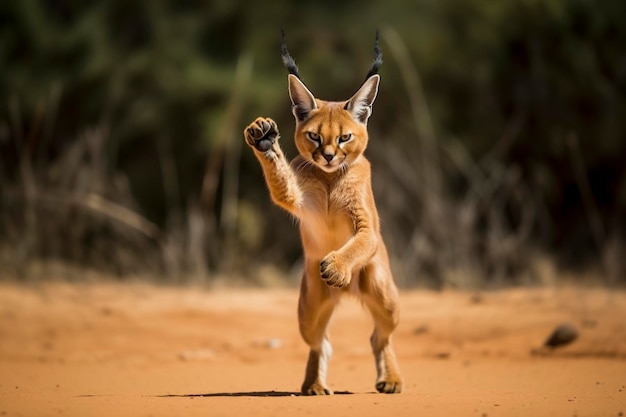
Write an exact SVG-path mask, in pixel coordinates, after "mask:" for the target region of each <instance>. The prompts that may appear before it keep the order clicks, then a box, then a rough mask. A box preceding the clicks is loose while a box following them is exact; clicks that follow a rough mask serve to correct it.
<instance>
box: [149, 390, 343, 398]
mask: <svg viewBox="0 0 626 417" xmlns="http://www.w3.org/2000/svg"><path fill="white" fill-rule="evenodd" d="M350 394H353V393H352V392H350V391H335V395H350ZM302 396H303V395H302V393H301V392H293V391H250V392H211V393H207V394H165V395H155V397H159V398H168V397H174V398H196V397H302Z"/></svg>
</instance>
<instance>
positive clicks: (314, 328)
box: [298, 263, 336, 395]
mask: <svg viewBox="0 0 626 417" xmlns="http://www.w3.org/2000/svg"><path fill="white" fill-rule="evenodd" d="M317 265H318V264H317V263H316V264H315V265H314V267H313V268H307V271H306V272H305V274H304V277H303V278H302V284H301V286H300V300H299V302H298V322H299V325H300V334H302V338H303V339H304V341H305V342H306V343H307V344H308V345H309V348H310V351H309V359H308V361H307V364H306V372H305V376H304V382H303V383H302V393H303V394H304V395H330V394H332V393H333V392H332V390H331V389H330V388H328V384H327V383H326V374H327V370H328V361H329V360H330V357H331V355H332V347H331V345H330V341H329V340H328V333H327V327H328V322H329V321H330V317H331V316H332V314H333V310H334V308H335V304H336V303H335V301H333V300H332V299H331V297H330V291H329V288H328V287H327V286H326V284H324V283H323V282H322V280H321V279H320V277H319V272H318V271H317V268H318V266H317ZM311 270H312V271H311ZM309 271H311V272H313V273H314V274H316V275H314V276H313V279H310V277H311V275H308V274H309V273H310V272H309ZM307 275H308V276H307Z"/></svg>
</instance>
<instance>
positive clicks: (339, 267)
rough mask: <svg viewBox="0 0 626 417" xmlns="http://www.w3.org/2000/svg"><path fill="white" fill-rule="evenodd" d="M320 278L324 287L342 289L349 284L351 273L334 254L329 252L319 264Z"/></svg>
mask: <svg viewBox="0 0 626 417" xmlns="http://www.w3.org/2000/svg"><path fill="white" fill-rule="evenodd" d="M320 276H321V277H322V280H323V281H324V282H325V283H326V285H328V286H330V287H337V288H343V287H347V286H348V284H350V280H351V279H352V271H351V270H350V268H347V267H346V265H343V264H342V263H341V262H340V261H339V260H338V259H337V255H336V253H335V252H331V253H329V254H328V255H327V256H326V257H325V258H324V259H322V262H320Z"/></svg>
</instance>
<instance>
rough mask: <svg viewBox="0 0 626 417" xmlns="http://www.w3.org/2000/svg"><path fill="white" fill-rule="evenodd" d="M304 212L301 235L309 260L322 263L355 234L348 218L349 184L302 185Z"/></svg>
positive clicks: (316, 182)
mask: <svg viewBox="0 0 626 417" xmlns="http://www.w3.org/2000/svg"><path fill="white" fill-rule="evenodd" d="M301 187H302V191H303V203H304V204H303V210H302V213H301V216H300V234H301V237H302V243H303V246H304V252H305V256H306V258H307V259H311V260H320V259H322V258H323V257H325V256H326V255H328V253H329V252H331V251H333V250H337V249H339V248H340V247H342V246H343V245H344V244H345V243H346V242H347V241H348V239H350V238H351V237H352V236H353V235H354V233H355V231H354V222H353V221H352V219H351V218H350V216H349V215H348V207H347V205H348V204H349V202H350V199H349V198H347V195H346V194H347V190H346V189H345V187H346V184H345V182H341V181H340V182H336V183H331V184H328V183H325V182H321V181H317V180H314V179H313V180H311V179H309V180H307V181H304V182H302V183H301Z"/></svg>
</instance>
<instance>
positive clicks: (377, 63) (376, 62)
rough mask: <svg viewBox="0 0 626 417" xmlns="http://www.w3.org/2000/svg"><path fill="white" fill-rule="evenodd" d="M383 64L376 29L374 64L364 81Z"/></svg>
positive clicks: (376, 72)
mask: <svg viewBox="0 0 626 417" xmlns="http://www.w3.org/2000/svg"><path fill="white" fill-rule="evenodd" d="M283 59H284V58H283ZM382 64H383V53H382V51H381V50H380V45H379V42H378V29H376V41H375V42H374V62H372V66H371V67H370V70H369V71H368V73H367V76H366V77H365V79H366V80H367V79H368V78H369V77H371V76H372V75H375V74H378V69H379V68H380V66H381V65H382Z"/></svg>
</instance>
